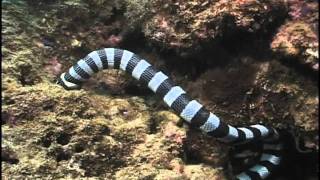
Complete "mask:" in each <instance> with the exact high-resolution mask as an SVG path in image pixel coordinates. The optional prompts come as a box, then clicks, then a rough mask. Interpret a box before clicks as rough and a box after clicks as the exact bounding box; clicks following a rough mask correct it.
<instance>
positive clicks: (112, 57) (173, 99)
mask: <svg viewBox="0 0 320 180" xmlns="http://www.w3.org/2000/svg"><path fill="white" fill-rule="evenodd" d="M107 68H114V69H121V70H123V71H126V72H127V73H129V74H131V75H132V76H133V77H134V78H135V79H137V80H139V81H140V82H142V83H143V84H145V85H147V86H148V87H149V88H150V89H151V90H152V91H153V92H154V93H155V94H157V95H158V96H160V97H161V98H163V101H164V102H165V103H166V104H167V105H168V106H169V107H171V108H172V109H173V110H174V111H175V112H176V113H177V114H178V115H179V116H180V117H181V118H183V119H184V120H185V121H187V122H188V123H189V124H190V125H191V126H192V127H196V128H199V129H200V130H201V131H203V132H204V133H205V134H207V135H209V136H212V137H215V138H218V139H219V140H220V141H222V142H227V143H244V142H252V141H257V140H260V141H263V150H262V154H261V156H260V160H259V162H258V163H257V164H256V165H254V166H253V167H251V168H249V169H248V170H246V171H244V172H242V173H240V174H238V175H236V176H235V179H239V180H259V179H266V178H267V177H268V176H269V175H270V174H271V173H272V171H274V169H275V168H276V167H277V166H279V164H280V161H281V156H280V154H281V150H282V148H283V147H282V143H281V142H280V140H279V133H278V132H277V130H276V129H274V128H271V127H266V126H264V125H260V124H257V125H251V126H248V127H233V126H231V125H228V124H226V123H224V122H223V121H221V120H220V119H219V118H218V117H217V116H216V115H215V114H213V113H211V112H209V111H208V110H207V109H206V108H205V107H204V106H203V105H201V104H200V103H199V102H198V101H197V100H191V99H190V98H189V97H188V95H187V94H186V92H185V91H184V90H183V89H182V88H181V87H180V86H176V85H174V83H173V82H172V81H171V80H170V79H169V78H168V76H166V75H165V74H164V73H162V72H161V71H158V70H157V69H155V68H154V67H152V66H151V65H150V64H149V63H148V62H147V61H146V60H144V59H141V58H140V57H139V56H138V55H136V54H134V53H132V52H130V51H127V50H122V49H116V48H104V49H101V50H97V51H93V52H91V53H90V54H88V55H87V56H86V57H85V58H83V59H81V60H79V61H78V62H77V63H76V64H75V65H74V66H72V67H71V68H70V69H69V70H68V71H67V72H65V73H62V74H61V75H60V77H59V79H58V82H57V83H58V84H60V85H61V86H63V87H64V88H65V89H67V90H73V89H80V88H81V85H82V83H83V82H84V81H85V80H87V79H88V78H89V77H90V76H91V75H92V74H94V73H96V72H98V71H99V70H103V69H107Z"/></svg>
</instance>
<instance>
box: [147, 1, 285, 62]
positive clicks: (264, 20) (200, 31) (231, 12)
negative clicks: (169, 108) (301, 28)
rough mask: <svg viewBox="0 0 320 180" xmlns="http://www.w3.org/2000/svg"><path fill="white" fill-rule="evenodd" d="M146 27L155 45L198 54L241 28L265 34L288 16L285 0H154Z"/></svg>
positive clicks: (192, 54)
mask: <svg viewBox="0 0 320 180" xmlns="http://www.w3.org/2000/svg"><path fill="white" fill-rule="evenodd" d="M150 9H151V12H152V13H153V14H152V16H151V15H149V16H151V17H150V18H148V19H147V20H146V21H145V24H144V25H143V27H142V29H143V32H144V34H145V36H146V38H147V39H148V41H150V42H151V43H152V45H156V46H159V47H160V48H161V49H166V50H168V49H169V50H170V49H171V50H174V51H175V52H176V53H177V54H178V55H180V56H183V57H189V56H195V55H197V54H199V52H201V50H203V48H206V47H207V46H208V44H214V43H217V42H219V40H221V38H224V37H228V36H233V35H235V34H236V33H237V32H238V31H245V32H251V33H256V34H260V33H261V34H263V31H265V30H267V29H268V28H270V27H271V26H272V25H274V24H275V22H277V21H278V20H279V19H283V17H284V16H285V12H286V10H285V6H284V3H283V2H282V1H249V0H248V1H247V0H245V1H224V0H220V1H171V0H169V1H154V2H153V4H152V5H151V7H150Z"/></svg>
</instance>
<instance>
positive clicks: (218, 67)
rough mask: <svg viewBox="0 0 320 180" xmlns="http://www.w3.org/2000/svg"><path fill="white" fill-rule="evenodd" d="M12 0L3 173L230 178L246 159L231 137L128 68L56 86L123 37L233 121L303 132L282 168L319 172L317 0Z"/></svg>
mask: <svg viewBox="0 0 320 180" xmlns="http://www.w3.org/2000/svg"><path fill="white" fill-rule="evenodd" d="M2 5H3V7H2V35H3V38H2V48H1V50H2V115H1V117H2V121H1V122H2V124H1V127H2V128H1V129H2V139H1V140H2V153H1V157H2V162H1V164H2V178H4V179H217V180H220V179H230V177H231V176H232V174H233V173H235V172H238V171H239V170H240V169H241V168H242V167H237V166H233V162H232V158H231V156H230V154H229V153H228V151H229V150H230V148H231V147H229V146H227V145H225V144H223V143H220V142H218V141H217V140H216V139H212V138H210V137H207V136H205V135H203V134H201V132H199V131H198V130H195V129H192V128H189V127H188V125H187V124H185V123H184V122H183V121H182V120H181V119H180V118H179V117H178V116H177V115H175V114H174V113H173V111H171V110H170V109H168V108H167V107H166V105H165V104H164V103H162V102H161V99H160V98H158V97H155V96H154V95H153V93H152V92H151V91H150V90H148V89H147V88H146V87H144V86H143V85H141V84H140V83H139V82H137V81H135V80H133V79H132V78H131V77H129V75H127V74H125V73H124V72H120V71H116V70H105V71H104V72H100V73H98V74H97V75H95V76H94V77H93V78H92V79H90V80H89V81H88V82H87V83H86V84H85V85H84V87H83V89H82V90H78V91H66V90H64V89H63V88H62V87H60V86H58V85H56V84H55V81H56V78H57V77H58V75H59V74H60V73H62V72H63V71H65V70H66V69H68V68H69V67H70V66H71V65H72V64H73V63H75V62H76V61H77V60H79V59H80V58H83V57H84V56H85V55H86V54H88V53H89V52H91V51H93V50H96V49H100V48H102V47H120V48H123V49H128V50H130V51H133V52H135V53H137V54H139V55H140V56H141V57H144V58H145V59H148V60H149V61H150V62H151V63H152V64H154V65H155V66H156V67H157V68H158V69H161V70H163V71H164V72H165V73H166V74H167V75H168V76H170V77H172V79H173V80H174V81H175V82H176V83H177V84H179V85H181V86H182V87H183V88H184V89H186V91H187V92H188V93H189V95H190V96H191V97H193V98H196V99H198V100H199V101H200V102H201V103H203V104H204V105H205V106H206V107H207V108H208V109H209V110H212V112H214V113H215V114H217V115H218V116H219V117H220V118H221V119H222V120H223V121H225V122H228V123H230V124H232V125H241V126H243V125H250V124H255V123H262V124H266V125H270V126H274V127H278V128H281V129H287V130H290V131H291V132H293V134H294V136H295V141H296V142H297V143H298V145H297V148H298V150H297V151H298V153H297V155H296V156H294V158H290V159H288V160H286V162H284V163H285V164H284V167H282V168H283V169H282V171H281V172H279V173H278V174H276V175H275V176H274V177H272V179H279V180H281V179H295V178H298V179H317V176H318V163H317V161H316V160H317V155H316V154H317V152H318V148H319V144H318V132H319V128H318V117H319V113H318V110H319V105H318V104H319V99H318V98H319V97H318V96H319V92H318V85H319V84H318V72H319V71H318V61H319V56H318V36H317V35H318V2H317V1H298V0H292V1H273V0H265V1H254V0H236V1H225V0H215V1H202V0H199V1H193V0H192V1H174V0H165V1H159V0H152V1H146V0H142V1H137V0H125V1H118V0H115V1H107V0H76V1H74V0H73V1H71V0H70V1H69V0H67V1H60V0H24V1H23V0H16V1H13V0H12V1H10V0H6V1H2ZM306 149H308V151H307V150H306ZM309 151H311V152H312V153H308V152H309ZM314 152H316V154H315V153H314ZM253 158H254V157H253ZM248 163H252V162H251V161H248ZM245 165H248V164H245Z"/></svg>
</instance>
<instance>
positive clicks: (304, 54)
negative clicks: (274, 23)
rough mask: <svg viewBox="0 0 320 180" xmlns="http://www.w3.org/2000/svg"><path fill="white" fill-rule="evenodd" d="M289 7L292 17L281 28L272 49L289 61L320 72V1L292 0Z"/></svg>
mask: <svg viewBox="0 0 320 180" xmlns="http://www.w3.org/2000/svg"><path fill="white" fill-rule="evenodd" d="M289 7H290V8H289V9H290V11H289V15H290V17H291V18H290V19H289V20H288V21H287V22H286V23H285V24H284V25H282V26H281V27H280V28H279V30H278V32H277V34H276V35H275V36H274V38H273V41H272V43H271V49H272V50H273V51H274V52H276V53H277V54H278V55H279V56H280V57H282V58H283V59H288V61H290V62H289V63H293V64H301V65H304V66H307V67H308V69H310V70H311V71H316V72H318V71H319V52H318V48H319V36H318V33H319V28H318V27H319V22H318V21H319V3H318V2H312V1H310V2H304V1H290V2H289ZM292 61H293V62H292ZM295 61H296V62H295Z"/></svg>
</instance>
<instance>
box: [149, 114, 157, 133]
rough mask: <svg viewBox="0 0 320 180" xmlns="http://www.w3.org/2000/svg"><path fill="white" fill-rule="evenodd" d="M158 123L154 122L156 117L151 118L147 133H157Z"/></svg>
mask: <svg viewBox="0 0 320 180" xmlns="http://www.w3.org/2000/svg"><path fill="white" fill-rule="evenodd" d="M157 127H158V123H157V122H156V119H154V118H151V119H150V123H149V134H155V133H157V131H158V129H157Z"/></svg>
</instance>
